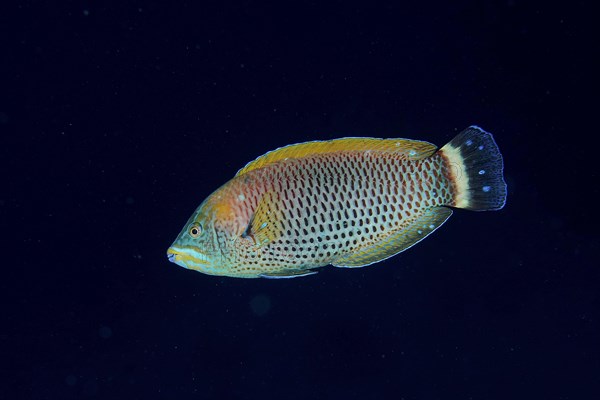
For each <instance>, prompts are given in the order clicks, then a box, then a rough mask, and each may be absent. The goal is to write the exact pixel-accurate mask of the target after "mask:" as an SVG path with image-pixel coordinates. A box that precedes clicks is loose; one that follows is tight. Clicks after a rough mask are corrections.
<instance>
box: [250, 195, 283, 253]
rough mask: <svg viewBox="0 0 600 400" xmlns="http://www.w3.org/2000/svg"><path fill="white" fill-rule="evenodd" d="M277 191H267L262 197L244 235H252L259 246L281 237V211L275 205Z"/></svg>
mask: <svg viewBox="0 0 600 400" xmlns="http://www.w3.org/2000/svg"><path fill="white" fill-rule="evenodd" d="M276 196H277V193H275V192H274V191H268V192H266V193H265V194H264V195H263V197H262V198H261V199H260V201H259V203H258V205H257V207H256V210H255V211H254V214H253V215H252V218H250V223H249V224H248V227H247V228H246V230H245V231H244V233H242V237H251V238H252V239H254V244H255V245H256V246H258V247H261V246H264V245H266V244H269V243H271V242H274V241H275V240H277V239H278V238H279V237H281V234H282V232H281V230H280V229H279V221H280V218H281V213H280V212H279V211H278V210H277V209H276V208H275V207H274V203H275V201H276V199H277V198H276Z"/></svg>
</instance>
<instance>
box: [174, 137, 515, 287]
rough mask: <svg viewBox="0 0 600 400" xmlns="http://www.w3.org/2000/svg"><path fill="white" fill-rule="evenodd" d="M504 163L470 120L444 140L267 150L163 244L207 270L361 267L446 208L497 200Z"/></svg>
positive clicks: (423, 232) (288, 273)
mask: <svg viewBox="0 0 600 400" xmlns="http://www.w3.org/2000/svg"><path fill="white" fill-rule="evenodd" d="M505 199H506V184H505V183H504V179H503V162H502V157H501V155H500V152H499V150H498V147H497V146H496V144H495V142H494V140H493V138H492V136H491V135H490V134H489V133H487V132H485V131H483V130H482V129H481V128H477V127H470V128H467V129H466V130H465V131H463V132H461V134H459V135H458V136H457V137H455V138H454V139H453V140H452V141H451V142H450V143H448V144H447V145H446V146H444V147H442V148H441V149H439V150H438V149H437V147H435V146H434V145H432V144H430V143H427V142H421V141H414V140H407V139H374V138H344V139H337V140H333V141H321V142H307V143H301V144H297V145H291V146H286V147H283V148H280V149H277V150H275V151H273V152H269V153H267V154H265V155H264V156H261V157H259V158H258V159H256V160H255V161H253V162H251V163H249V164H247V165H246V166H245V167H244V168H242V169H241V170H240V171H238V173H237V174H236V176H235V177H234V178H233V179H232V180H230V181H229V182H227V183H226V184H225V185H223V186H222V187H221V188H219V189H218V190H216V191H215V192H214V193H213V194H212V195H210V196H209V197H208V198H207V199H206V200H205V201H204V202H203V203H202V204H201V205H200V207H198V209H197V210H196V212H195V213H194V214H193V215H192V217H191V218H190V219H189V221H188V223H187V224H186V227H185V228H184V229H183V230H182V232H181V233H180V235H179V236H178V238H177V239H176V241H175V242H174V243H173V245H172V246H171V247H170V248H169V250H168V255H169V259H170V260H171V261H173V262H175V263H177V264H179V265H181V266H184V267H186V268H190V269H195V270H198V271H201V272H204V273H207V274H212V275H225V276H234V277H245V278H254V277H270V278H287V277H296V276H305V275H309V274H313V273H314V271H313V270H314V269H315V268H318V267H322V266H325V265H328V264H332V265H334V266H338V267H362V266H365V265H369V264H372V263H374V262H378V261H381V260H383V259H386V258H388V257H391V256H393V255H395V254H397V253H399V252H401V251H403V250H405V249H407V248H409V247H411V246H413V245H414V244H415V243H417V242H419V241H420V240H422V239H423V238H425V237H426V236H427V235H429V234H430V233H432V232H433V231H435V230H436V229H437V228H438V227H439V226H441V225H442V224H443V223H444V222H445V221H446V220H447V219H448V218H449V217H450V215H451V214H452V210H451V208H449V207H457V208H467V209H473V210H493V209H499V208H502V207H503V205H504V202H505Z"/></svg>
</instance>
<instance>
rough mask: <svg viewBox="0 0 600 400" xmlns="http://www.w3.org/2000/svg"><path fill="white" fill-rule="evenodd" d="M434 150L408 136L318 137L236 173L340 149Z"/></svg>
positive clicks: (414, 156) (421, 153)
mask: <svg viewBox="0 0 600 400" xmlns="http://www.w3.org/2000/svg"><path fill="white" fill-rule="evenodd" d="M436 150H437V147H436V146H435V145H433V144H431V143H428V142H422V141H419V140H409V139H377V138H342V139H334V140H317V141H314V142H305V143H298V144H292V145H289V146H284V147H280V148H278V149H276V150H273V151H270V152H268V153H266V154H264V155H262V156H260V157H258V158H257V159H256V160H254V161H251V162H249V163H248V164H246V166H245V167H244V168H242V169H240V170H239V171H238V172H237V174H235V176H239V175H242V174H245V173H246V172H248V171H252V170H254V169H258V168H262V167H264V166H265V165H268V164H271V163H275V162H278V161H282V160H287V159H289V158H303V157H307V156H312V155H315V154H325V153H335V152H340V151H373V152H386V153H398V154H405V155H406V158H407V159H410V160H419V159H422V158H427V157H429V156H430V155H432V154H433V153H435V151H436Z"/></svg>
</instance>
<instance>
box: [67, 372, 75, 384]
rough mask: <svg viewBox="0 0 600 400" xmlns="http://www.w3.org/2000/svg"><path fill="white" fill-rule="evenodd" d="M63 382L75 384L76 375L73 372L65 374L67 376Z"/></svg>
mask: <svg viewBox="0 0 600 400" xmlns="http://www.w3.org/2000/svg"><path fill="white" fill-rule="evenodd" d="M65 383H66V384H67V385H69V386H75V384H76V383H77V377H76V376H75V375H73V374H71V375H67V377H66V378H65Z"/></svg>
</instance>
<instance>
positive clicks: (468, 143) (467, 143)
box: [465, 139, 473, 146]
mask: <svg viewBox="0 0 600 400" xmlns="http://www.w3.org/2000/svg"><path fill="white" fill-rule="evenodd" d="M465 143H466V145H467V146H470V145H472V144H473V141H472V140H471V139H469V140H467V141H466V142H465Z"/></svg>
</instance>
